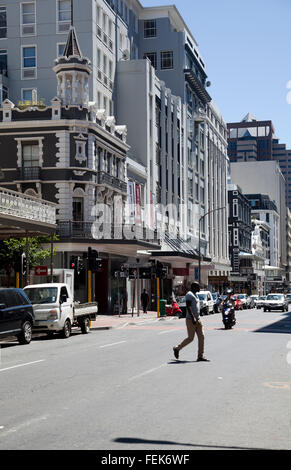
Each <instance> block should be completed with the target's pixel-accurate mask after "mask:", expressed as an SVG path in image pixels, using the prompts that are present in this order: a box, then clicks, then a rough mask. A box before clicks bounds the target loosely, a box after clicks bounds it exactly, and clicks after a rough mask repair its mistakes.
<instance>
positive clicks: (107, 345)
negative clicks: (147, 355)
mask: <svg viewBox="0 0 291 470" xmlns="http://www.w3.org/2000/svg"><path fill="white" fill-rule="evenodd" d="M122 343H126V341H118V343H110V344H104V345H103V346H99V348H108V347H109V346H115V345H117V344H122Z"/></svg>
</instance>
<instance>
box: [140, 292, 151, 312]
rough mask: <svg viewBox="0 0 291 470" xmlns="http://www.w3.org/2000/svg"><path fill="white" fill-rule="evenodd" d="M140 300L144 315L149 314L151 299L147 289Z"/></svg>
mask: <svg viewBox="0 0 291 470" xmlns="http://www.w3.org/2000/svg"><path fill="white" fill-rule="evenodd" d="M140 300H141V304H142V308H143V313H147V309H148V304H149V300H150V298H149V295H148V293H147V291H146V290H145V289H144V290H143V292H142V294H141V296H140Z"/></svg>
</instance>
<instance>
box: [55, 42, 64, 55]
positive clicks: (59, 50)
mask: <svg viewBox="0 0 291 470" xmlns="http://www.w3.org/2000/svg"><path fill="white" fill-rule="evenodd" d="M65 47H66V43H64V42H62V43H58V45H57V57H61V56H62V55H64V50H65Z"/></svg>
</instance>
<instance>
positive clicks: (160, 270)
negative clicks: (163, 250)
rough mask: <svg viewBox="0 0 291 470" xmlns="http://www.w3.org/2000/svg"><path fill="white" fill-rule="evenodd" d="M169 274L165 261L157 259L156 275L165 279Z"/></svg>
mask: <svg viewBox="0 0 291 470" xmlns="http://www.w3.org/2000/svg"><path fill="white" fill-rule="evenodd" d="M167 274H168V268H167V266H164V265H163V263H161V262H160V261H157V267H156V276H157V277H158V278H160V279H165V278H166V277H167Z"/></svg>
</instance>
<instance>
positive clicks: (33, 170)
mask: <svg viewBox="0 0 291 470" xmlns="http://www.w3.org/2000/svg"><path fill="white" fill-rule="evenodd" d="M19 170H20V171H19V172H20V175H19V176H20V179H22V180H26V181H28V180H39V179H40V167H39V166H31V167H24V166H23V167H22V168H20V169H19Z"/></svg>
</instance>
